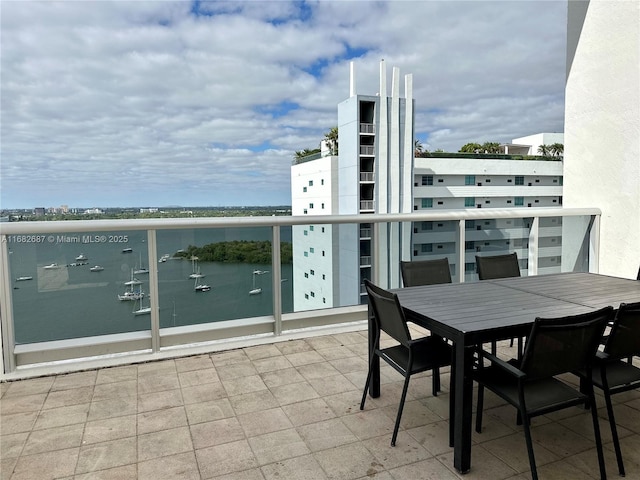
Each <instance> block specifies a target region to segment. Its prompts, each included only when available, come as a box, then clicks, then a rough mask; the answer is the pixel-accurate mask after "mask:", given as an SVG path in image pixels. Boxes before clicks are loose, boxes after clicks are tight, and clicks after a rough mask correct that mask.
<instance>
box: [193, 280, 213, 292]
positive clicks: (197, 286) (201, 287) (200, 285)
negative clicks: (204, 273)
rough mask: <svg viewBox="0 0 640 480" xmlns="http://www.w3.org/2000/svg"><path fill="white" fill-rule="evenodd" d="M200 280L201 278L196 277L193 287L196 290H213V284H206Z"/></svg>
mask: <svg viewBox="0 0 640 480" xmlns="http://www.w3.org/2000/svg"><path fill="white" fill-rule="evenodd" d="M198 280H200V279H199V278H196V279H195V281H194V282H193V289H194V290H195V291H196V292H208V291H209V290H211V286H209V285H205V284H204V283H200V282H199V281H198Z"/></svg>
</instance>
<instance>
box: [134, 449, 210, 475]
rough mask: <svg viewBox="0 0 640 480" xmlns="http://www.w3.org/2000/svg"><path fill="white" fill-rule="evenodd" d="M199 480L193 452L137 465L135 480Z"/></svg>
mask: <svg viewBox="0 0 640 480" xmlns="http://www.w3.org/2000/svg"><path fill="white" fill-rule="evenodd" d="M175 479H180V480H200V472H199V471H198V462H197V461H196V456H195V453H194V452H193V451H189V452H184V453H179V454H176V455H168V456H165V457H162V458H154V459H153V460H147V461H142V462H139V463H138V477H137V480H175Z"/></svg>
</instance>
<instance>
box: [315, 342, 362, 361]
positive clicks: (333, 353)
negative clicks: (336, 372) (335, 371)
mask: <svg viewBox="0 0 640 480" xmlns="http://www.w3.org/2000/svg"><path fill="white" fill-rule="evenodd" d="M318 353H319V354H320V355H322V358H324V359H325V360H327V361H330V360H341V359H343V358H351V357H355V356H356V354H355V353H353V350H351V349H349V348H348V347H346V346H344V345H339V346H337V347H331V348H323V349H322V350H318Z"/></svg>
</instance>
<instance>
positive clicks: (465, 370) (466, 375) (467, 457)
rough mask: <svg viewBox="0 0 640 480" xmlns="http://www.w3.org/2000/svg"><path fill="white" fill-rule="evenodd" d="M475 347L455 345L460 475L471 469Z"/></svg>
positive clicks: (457, 465) (455, 452) (456, 451)
mask: <svg viewBox="0 0 640 480" xmlns="http://www.w3.org/2000/svg"><path fill="white" fill-rule="evenodd" d="M473 354H474V349H473V347H465V345H464V342H455V343H454V365H453V367H452V368H455V378H454V381H455V387H454V388H455V414H454V439H453V466H454V467H455V468H456V469H457V470H458V471H459V472H460V473H467V472H468V471H469V469H470V468H471V410H472V403H473V379H472V377H471V370H472V368H473Z"/></svg>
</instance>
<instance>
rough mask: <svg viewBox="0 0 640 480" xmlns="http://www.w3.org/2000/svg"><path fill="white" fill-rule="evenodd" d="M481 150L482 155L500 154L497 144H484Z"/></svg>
mask: <svg viewBox="0 0 640 480" xmlns="http://www.w3.org/2000/svg"><path fill="white" fill-rule="evenodd" d="M482 150H483V152H482V153H500V144H499V143H498V142H484V143H483V144H482Z"/></svg>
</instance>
